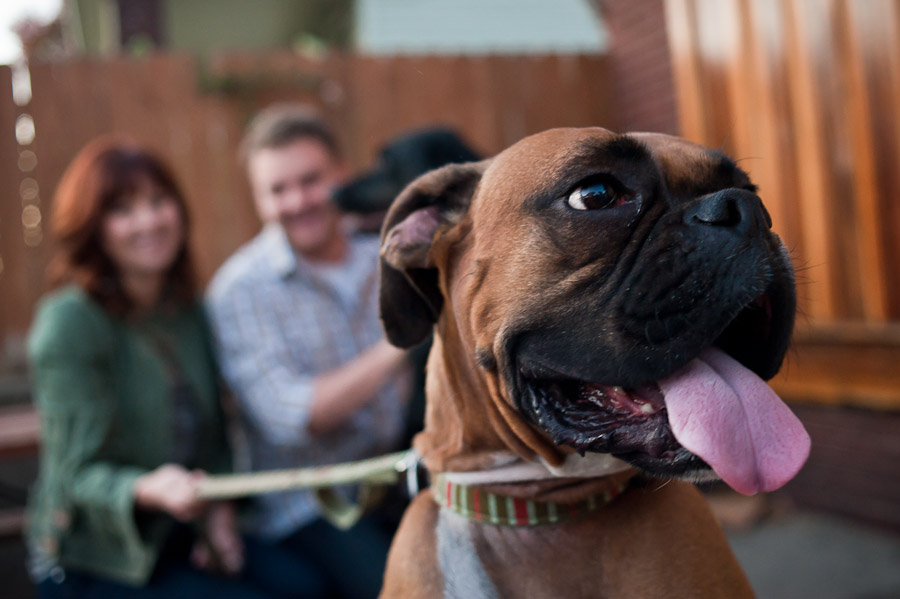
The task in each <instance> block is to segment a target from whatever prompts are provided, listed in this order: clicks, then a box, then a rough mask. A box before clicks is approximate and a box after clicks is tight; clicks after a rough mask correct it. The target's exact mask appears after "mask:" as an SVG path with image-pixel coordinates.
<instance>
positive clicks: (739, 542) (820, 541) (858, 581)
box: [728, 511, 900, 599]
mask: <svg viewBox="0 0 900 599" xmlns="http://www.w3.org/2000/svg"><path fill="white" fill-rule="evenodd" d="M728 539H729V541H730V542H731V546H732V549H733V550H734V553H735V555H736V556H737V558H738V561H740V562H741V565H742V566H743V567H744V571H745V572H746V573H747V576H748V577H749V578H750V582H751V583H752V584H753V588H754V589H755V590H756V593H757V595H758V596H759V597H760V598H761V599H807V598H808V599H889V598H891V599H898V598H900V535H898V534H892V533H889V532H885V531H879V530H877V529H875V528H870V527H867V526H863V525H860V524H856V523H852V522H849V521H847V520H843V519H840V518H836V517H834V516H829V515H824V514H817V513H813V512H802V511H791V512H789V513H786V514H782V515H780V516H777V517H773V518H771V519H768V520H766V521H764V522H761V523H758V524H755V525H754V526H752V527H750V528H748V529H745V530H730V531H728Z"/></svg>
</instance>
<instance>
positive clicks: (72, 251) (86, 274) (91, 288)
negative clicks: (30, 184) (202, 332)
mask: <svg viewBox="0 0 900 599" xmlns="http://www.w3.org/2000/svg"><path fill="white" fill-rule="evenodd" d="M147 181H150V182H151V183H153V184H155V185H158V186H159V187H160V189H161V190H162V191H163V192H165V193H166V194H168V195H169V196H170V197H171V198H172V199H173V200H174V201H175V203H176V204H177V206H178V210H179V212H181V218H182V219H183V222H184V232H185V240H184V242H183V245H182V247H181V249H180V250H179V252H178V254H177V256H176V258H175V261H174V263H173V264H172V266H171V268H170V269H169V271H168V273H166V284H165V291H164V294H165V299H166V300H168V301H174V302H177V303H179V304H189V303H191V302H193V301H194V300H195V297H196V295H195V294H196V281H195V278H194V269H193V263H192V260H191V255H190V251H189V249H188V244H187V238H188V231H189V225H190V221H189V218H188V211H187V204H186V202H185V200H184V196H183V195H182V193H181V190H180V189H179V187H178V184H177V183H176V182H175V177H174V176H173V175H172V172H171V171H170V170H169V168H168V166H166V164H165V163H164V162H163V161H162V160H161V159H160V158H159V157H158V156H156V155H155V154H154V153H153V152H151V151H150V150H148V149H147V148H145V147H143V146H141V145H140V144H138V143H135V142H133V141H131V140H127V139H122V138H114V137H102V138H99V139H95V140H94V141H92V142H90V143H89V144H88V145H86V146H85V147H84V148H83V149H82V150H81V151H80V152H79V153H78V155H77V156H76V157H75V159H74V160H72V162H71V164H69V166H68V168H67V169H66V172H65V173H63V176H62V179H61V180H60V182H59V186H58V187H57V188H56V193H55V195H54V196H53V208H52V213H51V217H50V219H51V231H52V233H53V238H54V239H55V241H56V246H55V251H54V255H53V258H52V260H51V262H50V267H49V269H48V275H49V279H50V283H51V285H52V286H54V287H56V286H59V285H62V284H65V283H75V284H76V285H79V286H81V287H82V288H83V289H84V290H85V291H86V292H87V293H88V294H89V295H90V296H91V297H93V298H94V299H95V300H96V301H97V302H99V303H100V304H101V305H102V306H103V307H104V308H106V309H107V310H108V311H110V312H113V313H115V314H120V315H124V314H127V313H128V312H129V311H130V310H131V309H132V308H133V307H134V306H133V303H132V302H131V300H130V299H129V297H128V296H127V294H126V293H125V290H124V288H123V287H122V284H121V281H120V279H119V276H118V273H117V272H116V267H115V265H114V264H113V262H112V260H111V259H110V258H109V256H108V255H107V253H106V252H105V251H104V249H103V246H102V244H101V241H100V226H101V223H102V221H103V218H104V217H105V216H106V214H107V212H108V211H109V209H110V208H111V207H112V205H113V203H114V202H115V201H116V200H121V199H122V198H123V197H124V198H127V197H128V196H130V195H132V194H134V193H135V192H137V191H138V189H139V188H140V187H141V185H143V184H146V182H147Z"/></svg>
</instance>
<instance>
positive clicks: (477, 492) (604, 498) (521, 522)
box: [432, 474, 629, 526]
mask: <svg viewBox="0 0 900 599" xmlns="http://www.w3.org/2000/svg"><path fill="white" fill-rule="evenodd" d="M628 482H629V481H628V480H625V481H622V482H620V483H618V484H616V485H613V486H612V487H611V488H610V490H608V491H604V492H603V493H600V494H598V495H592V496H590V497H588V498H586V499H583V500H581V501H578V502H575V503H557V502H555V501H531V500H530V499H522V498H521V497H510V496H509V495H498V494H496V493H488V492H486V491H483V490H482V489H481V488H479V487H475V486H470V485H460V484H455V483H453V482H450V481H449V480H447V477H446V476H444V475H443V474H438V475H437V477H435V480H434V484H433V485H432V488H433V490H434V499H435V501H437V503H438V505H440V506H441V507H445V508H447V509H449V510H451V511H453V512H456V513H457V514H459V515H461V516H465V517H466V518H469V519H470V520H478V521H482V522H486V523H488V524H499V525H502V526H540V525H542V524H553V523H555V522H562V521H564V520H571V519H573V518H577V517H579V516H583V515H585V514H589V513H590V512H593V511H595V510H597V509H599V508H601V507H603V506H605V505H607V504H608V503H610V502H611V501H612V500H613V499H615V498H616V497H618V496H619V495H620V494H621V493H622V491H624V490H625V489H626V487H628Z"/></svg>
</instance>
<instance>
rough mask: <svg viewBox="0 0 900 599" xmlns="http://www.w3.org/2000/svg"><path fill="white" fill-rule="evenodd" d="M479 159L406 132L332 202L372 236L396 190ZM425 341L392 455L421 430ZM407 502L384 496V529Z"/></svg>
mask: <svg viewBox="0 0 900 599" xmlns="http://www.w3.org/2000/svg"><path fill="white" fill-rule="evenodd" d="M477 160H481V156H479V155H478V154H476V153H475V152H474V151H473V150H472V149H471V148H469V146H468V145H466V143H465V142H464V141H463V140H462V139H461V138H460V137H459V136H458V135H457V134H456V133H454V132H453V131H451V130H450V129H447V128H444V127H429V128H427V129H420V130H417V131H410V132H407V133H404V134H402V135H400V136H398V137H395V138H394V139H392V140H391V141H389V142H388V143H387V144H386V145H385V146H384V147H383V148H382V150H381V153H380V154H379V156H378V161H377V162H376V164H375V166H374V167H373V168H372V169H371V170H369V171H367V172H365V173H363V174H361V175H359V176H358V177H357V178H355V179H353V180H352V181H350V182H349V183H347V184H346V185H344V186H343V187H341V188H339V189H338V190H336V191H335V194H334V196H333V200H334V202H335V203H336V204H337V205H338V207H339V208H340V209H341V211H343V212H347V213H349V214H351V215H353V216H354V217H356V221H357V222H356V228H357V230H359V231H361V232H367V233H374V234H378V232H379V231H380V230H381V221H382V220H384V216H385V214H387V209H388V208H389V207H390V205H391V203H392V202H393V201H394V198H396V197H397V196H398V195H399V194H400V192H401V191H403V189H404V188H405V187H406V186H407V184H409V183H411V182H412V181H413V180H414V179H416V178H417V177H418V176H419V175H424V174H425V173H427V172H428V171H431V170H434V169H436V168H439V167H442V166H444V165H445V164H455V163H461V162H473V161H477ZM430 348H431V342H430V340H429V341H426V342H425V343H423V344H421V345H420V346H419V347H417V348H416V349H414V350H413V351H412V356H411V361H412V363H413V376H414V380H413V388H412V391H413V394H412V397H411V398H410V401H409V404H408V406H407V414H406V426H405V430H404V433H403V436H402V438H401V439H400V443H399V444H398V446H397V447H396V448H395V449H397V450H401V449H407V448H409V447H410V445H411V443H412V438H413V436H414V435H415V434H416V433H418V432H419V431H420V430H422V426H423V423H424V420H425V361H426V359H427V357H428V350H429V349H430ZM407 501H408V498H405V499H403V500H402V501H399V500H398V498H397V497H389V498H388V499H387V501H386V502H385V506H384V509H383V512H382V513H383V515H384V516H385V517H386V519H387V525H388V526H390V527H393V528H395V527H396V525H397V523H399V521H400V516H402V514H403V510H404V509H405V507H406V503H407Z"/></svg>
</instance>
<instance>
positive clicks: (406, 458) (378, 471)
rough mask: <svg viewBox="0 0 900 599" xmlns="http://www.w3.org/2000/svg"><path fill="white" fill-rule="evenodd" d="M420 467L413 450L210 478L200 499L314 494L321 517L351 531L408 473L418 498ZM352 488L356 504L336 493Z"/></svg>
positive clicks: (202, 483) (203, 486)
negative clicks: (301, 491) (382, 490)
mask: <svg viewBox="0 0 900 599" xmlns="http://www.w3.org/2000/svg"><path fill="white" fill-rule="evenodd" d="M418 462H419V458H418V454H416V452H415V451H413V450H412V449H408V450H406V451H400V452H397V453H391V454H388V455H383V456H378V457H375V458H369V459H367V460H360V461H357V462H344V463H340V464H330V465H327V466H317V467H312V468H292V469H287V470H270V471H265V472H251V473H246V474H220V475H211V476H208V477H207V478H205V479H204V480H203V481H201V482H200V486H199V488H198V490H197V494H198V496H199V497H200V498H201V499H205V500H208V501H215V500H224V499H238V498H241V497H250V496H252V495H261V494H264V493H276V492H278V491H290V490H297V489H312V490H313V492H314V495H315V497H316V499H317V500H318V501H319V507H320V508H321V510H322V515H323V516H324V517H325V518H326V519H328V520H329V521H330V522H331V523H332V524H333V525H335V526H336V527H338V528H341V529H345V530H346V529H347V528H350V527H351V526H353V525H354V524H356V522H357V521H358V520H359V519H360V518H361V517H362V515H363V514H364V513H365V511H366V509H367V508H369V507H371V506H372V505H374V503H377V500H378V499H379V498H380V493H379V490H380V489H379V487H383V486H385V485H392V484H394V483H396V482H397V481H398V480H399V479H400V476H401V474H403V473H406V482H407V486H408V487H409V491H410V496H414V495H415V494H416V493H417V492H418V484H417V479H416V466H417V464H418ZM347 484H359V485H360V492H359V500H358V502H357V503H353V502H350V501H348V500H346V499H344V498H343V497H342V496H341V495H340V494H338V493H337V492H336V491H335V489H334V487H338V486H341V485H347Z"/></svg>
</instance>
